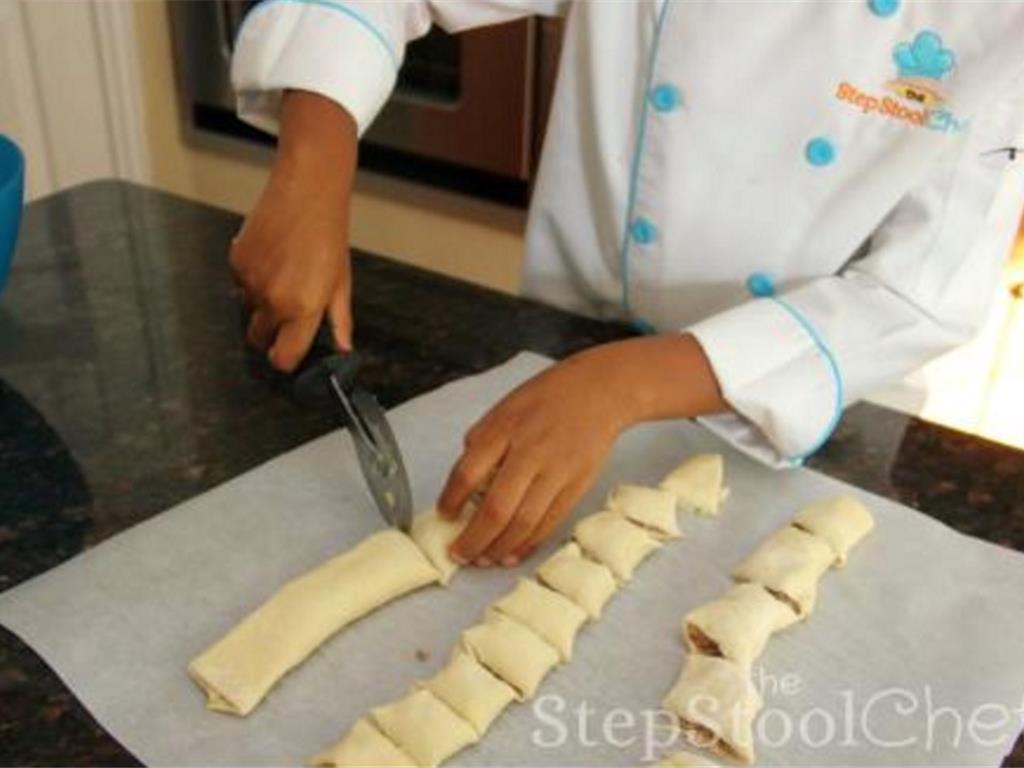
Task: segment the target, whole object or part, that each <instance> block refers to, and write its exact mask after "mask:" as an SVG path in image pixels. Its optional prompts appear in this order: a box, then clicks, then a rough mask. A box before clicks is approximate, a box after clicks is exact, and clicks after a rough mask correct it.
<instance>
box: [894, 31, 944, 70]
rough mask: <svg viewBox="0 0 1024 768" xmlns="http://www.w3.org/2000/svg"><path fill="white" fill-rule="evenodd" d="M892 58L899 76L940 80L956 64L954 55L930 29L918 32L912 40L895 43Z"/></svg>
mask: <svg viewBox="0 0 1024 768" xmlns="http://www.w3.org/2000/svg"><path fill="white" fill-rule="evenodd" d="M893 59H894V60H895V61H896V67H897V69H898V70H899V73H900V75H899V76H900V77H901V78H918V77H920V78H928V79H930V80H941V79H942V78H943V77H945V76H946V75H947V74H949V72H950V70H952V69H953V67H955V66H956V56H954V55H953V52H952V51H951V50H949V49H948V48H946V47H944V46H943V45H942V38H941V37H939V36H938V35H937V34H936V33H935V32H932V31H930V30H926V31H924V32H919V33H918V35H917V37H915V38H914V40H913V42H910V43H900V44H899V45H897V46H896V48H895V50H894V51H893Z"/></svg>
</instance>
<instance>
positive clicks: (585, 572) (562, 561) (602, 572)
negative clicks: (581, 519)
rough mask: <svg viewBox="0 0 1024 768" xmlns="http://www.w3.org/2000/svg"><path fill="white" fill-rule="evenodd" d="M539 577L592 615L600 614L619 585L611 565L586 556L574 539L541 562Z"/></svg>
mask: <svg viewBox="0 0 1024 768" xmlns="http://www.w3.org/2000/svg"><path fill="white" fill-rule="evenodd" d="M537 578H538V579H539V580H540V581H541V582H543V583H544V584H546V585H547V586H549V587H551V589H553V590H555V591H556V592H559V593H560V594H563V595H565V596H566V597H568V598H569V599H570V600H572V601H573V602H574V603H576V605H578V606H579V607H580V608H582V609H583V610H584V611H586V612H587V615H588V616H589V617H590V618H592V619H597V618H600V616H601V611H602V610H604V606H605V603H607V602H608V600H609V598H611V596H612V595H614V594H615V590H616V589H617V588H618V585H617V584H616V582H615V577H614V576H613V575H612V572H611V571H610V570H608V566H606V565H602V564H601V563H597V562H594V561H593V560H589V559H588V558H586V557H584V556H583V551H582V550H581V549H580V545H579V544H577V543H576V542H574V541H570V542H569V543H568V544H566V545H565V546H564V547H562V548H561V549H559V550H558V551H557V552H555V553H554V554H553V555H551V557H549V558H548V559H547V560H545V561H544V562H543V563H541V565H540V567H539V568H538V569H537Z"/></svg>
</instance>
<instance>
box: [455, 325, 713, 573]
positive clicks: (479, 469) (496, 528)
mask: <svg viewBox="0 0 1024 768" xmlns="http://www.w3.org/2000/svg"><path fill="white" fill-rule="evenodd" d="M723 409H724V404H723V402H722V400H721V397H720V396H719V394H718V390H717V382H716V381H715V378H714V374H713V373H712V371H711V367H710V365H709V364H708V362H707V359H706V358H705V357H704V353H703V351H701V349H700V347H699V345H698V344H697V342H696V340H694V339H693V337H691V336H684V335H678V334H674V335H669V336H659V337H651V338H644V339H635V340H630V341H625V342H618V343H615V344H607V345H604V346H600V347H595V348H594V349H591V350H587V351H586V352H583V353H581V354H579V355H576V356H574V357H571V358H569V359H567V360H566V361H564V362H562V363H559V364H558V365H555V366H553V367H551V368H549V369H548V370H546V371H544V372H543V373H541V374H540V375H539V376H537V377H535V378H533V379H531V380H530V381H528V382H526V383H525V384H523V385H522V386H521V387H519V388H518V389H516V390H515V391H513V392H512V393H511V394H509V395H508V396H507V397H506V398H505V399H504V400H502V401H501V402H500V403H498V404H497V405H496V406H495V407H494V408H493V409H492V410H491V411H490V412H489V413H488V414H487V415H486V416H484V417H483V418H482V419H481V420H480V421H479V422H478V423H477V424H476V425H475V426H474V427H473V428H472V429H471V430H470V431H469V432H468V434H467V435H466V445H465V449H464V451H463V454H462V457H461V458H460V459H459V461H458V462H457V463H456V465H455V468H454V469H453V470H452V473H451V475H450V476H449V478H448V482H447V484H446V485H445V488H444V491H443V493H442V494H441V498H440V499H439V501H438V506H439V507H440V508H441V511H442V513H443V514H445V515H446V516H448V517H454V516H456V515H457V514H458V510H460V509H461V508H462V506H463V504H464V503H465V502H466V500H467V499H468V498H469V496H470V495H471V494H472V493H473V492H474V491H475V490H476V489H477V488H480V487H481V486H482V485H483V484H484V483H485V481H487V479H488V478H490V477H491V476H492V475H493V479H492V480H491V482H490V484H489V486H488V488H487V492H486V495H485V497H484V499H483V502H482V503H481V504H480V506H479V508H478V509H477V510H476V511H475V512H474V514H473V518H472V520H471V521H470V523H469V525H468V526H467V527H466V529H465V531H463V533H462V535H461V536H460V537H459V539H458V540H457V541H456V542H455V543H454V544H453V545H452V550H451V552H452V556H453V557H454V558H456V559H457V560H459V561H461V562H474V563H476V564H478V565H490V564H502V565H506V566H511V565H515V564H516V563H517V562H519V561H520V560H521V559H523V558H524V557H526V556H528V555H529V553H530V552H532V551H533V550H534V549H535V548H536V547H537V546H539V545H540V544H541V543H542V542H543V541H544V540H545V539H546V538H547V537H548V536H549V535H550V534H551V533H552V531H554V530H555V528H556V527H557V526H558V524H559V523H560V522H561V521H562V520H563V519H564V518H565V517H566V516H567V515H568V514H569V512H570V511H571V510H572V508H573V507H574V506H575V504H576V503H577V502H578V501H579V500H580V498H582V497H583V495H584V494H585V493H586V491H587V490H588V489H589V488H590V486H591V484H592V483H593V481H594V479H595V478H596V476H597V474H598V472H600V470H601V467H602V466H603V464H604V462H605V459H606V458H607V456H608V453H609V451H610V450H611V448H612V445H613V444H614V442H615V440H616V438H617V437H618V436H619V434H620V433H621V432H622V431H623V430H624V429H626V428H627V427H629V426H630V425H632V424H635V423H638V422H640V421H645V420H649V419H656V418H666V417H670V416H694V415H699V414H702V413H710V412H714V411H717V410H723Z"/></svg>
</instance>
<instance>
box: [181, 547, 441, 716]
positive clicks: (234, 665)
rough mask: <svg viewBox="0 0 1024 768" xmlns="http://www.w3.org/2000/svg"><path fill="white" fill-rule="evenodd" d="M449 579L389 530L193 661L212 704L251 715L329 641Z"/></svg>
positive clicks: (282, 594) (266, 606)
mask: <svg viewBox="0 0 1024 768" xmlns="http://www.w3.org/2000/svg"><path fill="white" fill-rule="evenodd" d="M440 579H441V574H440V572H439V571H438V569H437V568H436V567H435V566H434V565H433V564H432V563H431V562H430V560H429V559H427V557H426V556H425V555H424V554H423V552H422V551H421V550H420V549H419V548H418V547H417V546H416V545H415V544H414V543H413V541H412V540H411V539H410V538H409V537H408V536H406V535H405V534H404V533H401V532H400V531H397V530H385V531H381V532H379V533H375V534H373V535H372V536H370V537H368V538H366V539H365V540H363V541H362V542H361V543H360V544H358V545H356V546H355V547H354V548H353V549H351V550H349V551H347V552H344V553H343V554H341V555H338V556H337V557H335V558H333V559H331V560H329V561H328V562H326V563H325V564H324V565H322V566H320V567H319V568H316V569H314V570H312V571H310V572H308V573H306V574H304V575H302V576H299V577H298V578H296V579H294V580H292V581H290V582H288V583H287V584H285V585H284V586H283V587H282V588H281V589H279V590H278V591H277V592H276V593H274V595H272V596H271V597H270V599H269V600H267V601H266V602H265V603H263V605H261V606H260V607H259V608H257V609H256V610H255V611H254V612H253V613H251V614H249V616H247V617H246V618H245V619H244V620H243V621H242V622H241V623H240V624H238V625H237V626H236V627H235V628H234V629H232V630H231V631H230V632H229V633H228V634H227V635H225V636H224V637H223V638H221V639H220V640H219V641H217V642H216V643H215V644H214V645H213V646H211V647H210V648H209V649H207V650H206V651H205V652H204V653H203V654H202V655H200V656H199V657H197V658H196V659H194V660H193V661H192V663H191V664H189V667H188V672H189V675H190V676H191V677H192V679H193V680H195V682H196V683H197V684H198V685H199V687H200V688H202V689H203V691H204V692H205V693H206V696H207V706H208V707H209V708H210V709H215V710H218V711H220V712H227V713H229V714H232V715H241V716H244V715H247V714H249V713H250V712H252V710H253V709H255V707H256V706H257V705H258V704H259V703H260V701H261V700H262V699H263V697H264V696H266V694H267V692H268V691H269V690H270V689H271V688H272V687H273V686H274V684H275V683H277V681H278V680H280V679H281V678H282V677H283V676H284V675H285V674H286V673H287V672H288V671H289V670H290V669H292V668H293V667H295V666H296V665H298V664H300V663H301V662H302V661H303V660H304V659H305V658H306V657H307V656H309V654H310V653H312V652H313V651H314V650H316V649H317V647H319V646H320V645H321V643H323V642H324V641H325V640H327V638H329V637H330V636H331V635H333V634H334V633H336V632H337V631H338V630H340V629H342V628H343V627H345V626H346V625H347V624H350V623H351V622H353V621H355V620H356V619H359V618H361V617H362V616H365V615H366V614H367V613H369V612H370V611H372V610H374V609H375V608H378V607H379V606H381V605H383V604H384V603H387V602H388V601H390V600H393V599H394V598H396V597H398V596H400V595H403V594H405V593H406V592H411V591H412V590H415V589H418V588H420V587H423V586H426V585H427V584H432V583H436V582H437V581H439V580H440Z"/></svg>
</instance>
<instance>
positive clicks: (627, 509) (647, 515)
mask: <svg viewBox="0 0 1024 768" xmlns="http://www.w3.org/2000/svg"><path fill="white" fill-rule="evenodd" d="M606 506H607V508H608V509H610V510H611V511H612V512H618V513H619V514H620V515H622V516H623V517H625V518H627V519H628V520H632V521H633V522H634V523H636V524H637V525H639V526H642V527H644V528H646V529H648V530H650V531H653V532H654V534H655V535H656V536H661V537H664V538H669V539H674V538H678V537H679V536H680V535H681V534H680V532H679V523H678V521H677V520H676V496H675V494H674V493H672V492H671V491H667V490H665V489H664V488H645V487H644V486H642V485H620V486H618V487H617V488H616V489H615V490H614V491H612V492H611V493H610V494H609V495H608V502H607V504H606Z"/></svg>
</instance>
